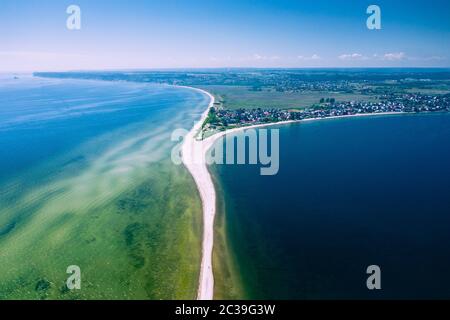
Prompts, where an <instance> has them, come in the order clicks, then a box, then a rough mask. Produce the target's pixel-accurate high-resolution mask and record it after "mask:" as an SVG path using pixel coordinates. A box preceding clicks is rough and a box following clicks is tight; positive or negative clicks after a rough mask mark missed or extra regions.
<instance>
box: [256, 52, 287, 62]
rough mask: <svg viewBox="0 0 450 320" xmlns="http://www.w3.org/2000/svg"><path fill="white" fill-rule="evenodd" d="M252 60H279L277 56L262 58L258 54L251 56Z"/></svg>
mask: <svg viewBox="0 0 450 320" xmlns="http://www.w3.org/2000/svg"><path fill="white" fill-rule="evenodd" d="M253 60H258V61H266V60H280V57H279V56H270V57H269V56H262V55H260V54H257V53H255V54H254V55H253Z"/></svg>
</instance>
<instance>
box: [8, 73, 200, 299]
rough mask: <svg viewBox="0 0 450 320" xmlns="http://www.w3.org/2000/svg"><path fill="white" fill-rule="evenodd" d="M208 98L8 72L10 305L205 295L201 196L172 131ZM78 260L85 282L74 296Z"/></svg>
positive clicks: (160, 88) (131, 85) (172, 90)
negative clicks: (176, 158)
mask: <svg viewBox="0 0 450 320" xmlns="http://www.w3.org/2000/svg"><path fill="white" fill-rule="evenodd" d="M208 102H209V101H208V97H206V96H205V95H203V94H201V93H199V92H197V91H193V90H189V89H185V88H175V87H167V86H156V85H148V84H138V83H129V82H102V81H88V80H66V79H65V80H58V79H41V78H33V77H30V76H19V79H14V78H13V77H11V76H5V75H3V76H2V77H1V79H0V145H1V148H0V168H1V170H0V190H1V193H0V298H17V297H20V298H32V299H34V298H58V299H59V298H64V299H65V298H67V299H73V298H138V299H140V298H142V299H143V298H154V299H163V298H194V297H195V293H196V287H197V281H198V269H199V261H200V242H201V240H200V239H201V208H200V200H199V199H198V195H197V193H196V191H195V188H194V187H193V186H194V184H193V181H192V179H191V178H190V176H189V174H188V173H187V172H186V170H185V169H184V168H183V167H180V166H175V165H173V164H172V162H171V161H170V152H171V149H172V147H173V146H174V144H175V143H176V142H173V141H171V140H170V135H171V133H172V131H173V130H175V129H177V128H185V129H189V128H191V127H192V125H193V123H194V121H195V120H197V119H198V118H199V117H200V115H201V113H202V112H203V111H204V109H205V108H206V106H207V104H208ZM186 252H190V254H189V255H187V254H186ZM72 264H75V265H79V266H80V268H81V270H82V274H83V278H82V280H83V284H84V286H83V289H82V290H79V291H78V290H77V291H73V292H67V290H65V289H64V283H65V280H66V279H67V277H68V275H67V274H66V268H67V266H69V265H72Z"/></svg>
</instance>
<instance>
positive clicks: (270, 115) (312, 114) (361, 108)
mask: <svg viewBox="0 0 450 320" xmlns="http://www.w3.org/2000/svg"><path fill="white" fill-rule="evenodd" d="M421 112H450V95H449V94H447V95H423V94H402V95H395V94H390V95H383V96H381V97H380V101H378V102H355V101H350V102H338V103H337V102H336V101H335V100H334V99H333V98H322V99H321V100H320V103H319V104H316V105H313V106H312V107H308V108H304V109H298V110H297V109H291V110H283V109H279V108H275V107H274V108H258V107H255V108H253V109H248V108H247V109H233V110H230V109H224V108H221V107H220V104H215V105H214V107H212V108H211V110H210V112H209V115H208V118H207V119H206V121H205V123H204V125H203V130H204V132H207V131H223V130H226V129H228V128H233V127H240V126H248V125H256V124H264V123H272V122H280V121H289V120H305V119H315V118H328V117H337V116H349V115H357V114H372V113H373V114H375V113H421Z"/></svg>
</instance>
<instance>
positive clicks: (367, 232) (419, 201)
mask: <svg viewBox="0 0 450 320" xmlns="http://www.w3.org/2000/svg"><path fill="white" fill-rule="evenodd" d="M272 128H273V129H278V130H279V134H280V168H279V172H278V174H277V175H275V176H261V175H260V166H257V165H216V166H215V167H213V168H212V172H213V174H214V177H215V180H216V184H217V185H218V187H219V188H220V189H221V191H222V196H221V198H220V199H219V200H220V205H219V208H221V210H220V211H219V215H218V218H217V221H218V222H217V223H218V224H219V225H220V227H223V228H224V230H225V231H224V237H225V240H224V242H225V243H226V244H227V245H226V246H224V247H226V248H227V251H228V252H229V253H228V254H227V259H232V260H233V266H232V267H230V268H228V269H227V270H228V273H234V274H235V276H234V277H233V276H230V275H229V274H228V273H227V272H221V273H220V276H219V277H218V278H217V279H216V281H217V282H218V283H217V286H219V287H220V288H226V289H225V291H226V292H221V293H220V297H221V298H238V297H245V298H250V299H418V298H421V299H442V298H446V299H448V298H450V290H449V288H450V272H449V271H450V250H449V248H450V196H449V195H450V165H449V164H450V147H449V146H450V114H448V113H447V114H431V113H430V114H414V115H392V116H376V117H359V118H346V119H324V120H318V121H312V122H307V123H306V122H305V123H298V124H290V125H283V126H279V127H272ZM218 240H219V241H218V243H220V239H218ZM216 250H217V248H216ZM216 256H217V257H220V255H219V254H216ZM370 266H372V267H371V268H369V267H370ZM373 266H376V268H378V271H377V274H376V275H377V276H379V278H378V279H374V278H370V277H371V276H372V275H374V274H373V271H372V270H373V269H372V268H374V267H373ZM368 268H369V270H368ZM216 269H217V270H220V268H219V267H218V265H217V264H216ZM369 278H370V279H369ZM236 279H238V280H236ZM368 280H369V284H372V286H370V285H369V286H368V285H367V282H368ZM233 281H234V282H233ZM373 281H377V287H376V288H375V289H373V284H374V282H373ZM224 282H227V283H224ZM230 283H231V284H230ZM369 287H370V288H371V289H369ZM378 287H379V288H378Z"/></svg>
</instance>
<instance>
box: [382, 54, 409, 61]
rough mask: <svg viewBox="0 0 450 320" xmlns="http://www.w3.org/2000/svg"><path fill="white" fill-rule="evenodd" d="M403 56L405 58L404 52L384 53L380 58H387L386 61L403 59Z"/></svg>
mask: <svg viewBox="0 0 450 320" xmlns="http://www.w3.org/2000/svg"><path fill="white" fill-rule="evenodd" d="M405 58H406V55H405V53H404V52H393V53H386V54H384V55H383V56H382V60H387V61H399V60H404V59H405Z"/></svg>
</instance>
